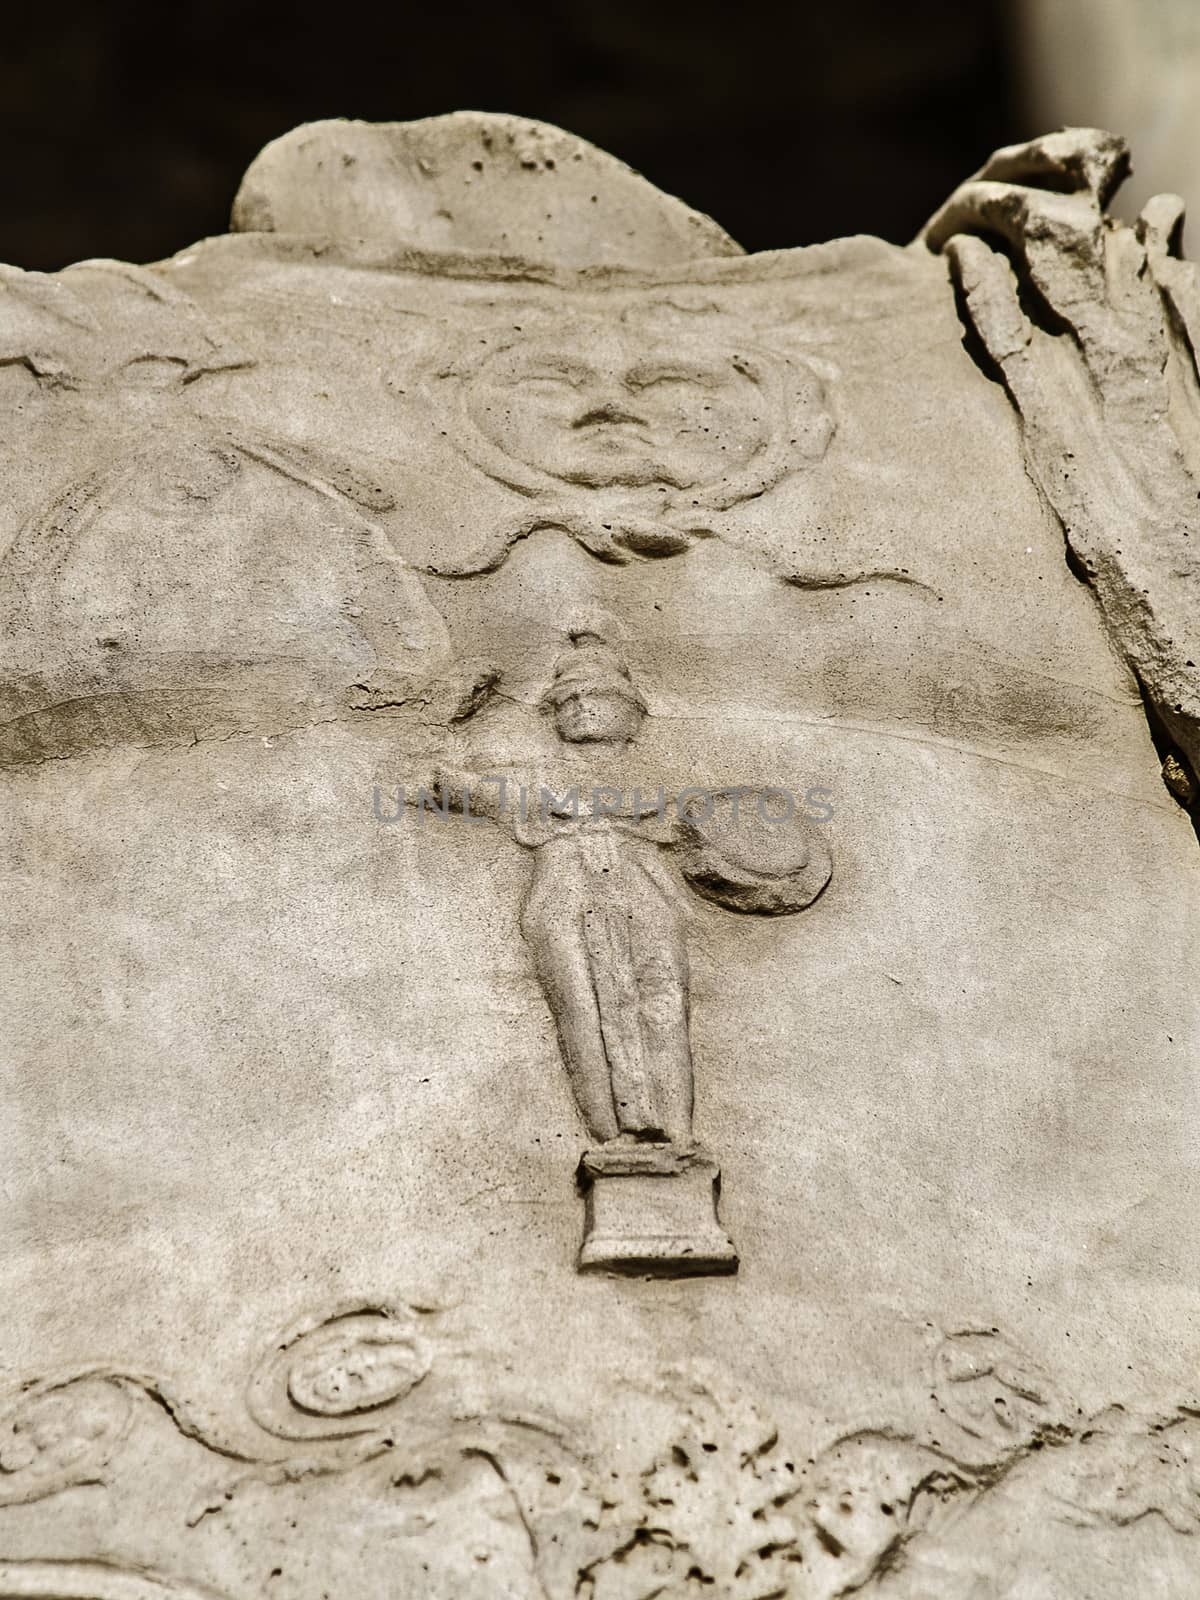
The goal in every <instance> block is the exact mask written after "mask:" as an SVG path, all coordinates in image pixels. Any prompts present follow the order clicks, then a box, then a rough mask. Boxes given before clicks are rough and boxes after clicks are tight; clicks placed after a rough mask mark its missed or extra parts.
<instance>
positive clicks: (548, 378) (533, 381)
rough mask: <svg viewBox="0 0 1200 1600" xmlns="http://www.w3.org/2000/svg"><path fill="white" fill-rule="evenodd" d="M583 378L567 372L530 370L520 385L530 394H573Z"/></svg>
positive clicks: (580, 385) (579, 386)
mask: <svg viewBox="0 0 1200 1600" xmlns="http://www.w3.org/2000/svg"><path fill="white" fill-rule="evenodd" d="M583 382H584V380H583V378H582V377H579V378H575V377H572V376H571V374H570V373H567V372H531V373H528V374H527V375H526V376H525V377H524V378H522V380H521V387H522V389H525V390H526V391H527V392H528V393H530V394H543V395H548V396H551V397H553V396H555V395H569V394H574V392H575V391H576V390H577V389H580V388H582V386H583Z"/></svg>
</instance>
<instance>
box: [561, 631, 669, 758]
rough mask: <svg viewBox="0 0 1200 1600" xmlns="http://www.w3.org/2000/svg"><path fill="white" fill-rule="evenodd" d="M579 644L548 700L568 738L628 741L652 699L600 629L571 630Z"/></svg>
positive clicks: (590, 741)
mask: <svg viewBox="0 0 1200 1600" xmlns="http://www.w3.org/2000/svg"><path fill="white" fill-rule="evenodd" d="M570 637H571V642H572V646H573V648H572V649H571V650H570V652H569V653H568V654H567V655H564V656H562V657H560V659H559V661H558V662H557V664H556V666H555V669H554V678H553V681H552V682H551V684H550V687H549V689H547V691H546V694H545V696H544V697H543V704H544V705H546V706H547V707H549V708H550V710H552V712H553V714H554V727H555V730H556V732H557V733H558V736H559V738H560V739H562V740H563V742H564V743H565V744H600V743H614V744H627V743H628V742H629V741H630V740H631V739H634V738H636V737H637V733H638V730H639V728H640V727H641V725H642V721H643V719H644V717H645V715H646V702H645V700H644V699H643V698H642V694H641V691H640V690H639V689H638V687H637V685H636V684H635V683H634V682H633V680H632V678H631V677H630V676H629V668H628V667H627V666H626V665H625V662H624V660H623V659H622V657H621V656H620V655H619V654H618V653H617V651H615V650H614V649H613V648H612V646H611V645H608V644H605V643H604V641H603V639H602V638H601V637H600V635H599V634H596V633H590V632H582V631H580V632H577V633H572V634H571V636H570Z"/></svg>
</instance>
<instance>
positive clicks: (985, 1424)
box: [933, 1328, 1063, 1455]
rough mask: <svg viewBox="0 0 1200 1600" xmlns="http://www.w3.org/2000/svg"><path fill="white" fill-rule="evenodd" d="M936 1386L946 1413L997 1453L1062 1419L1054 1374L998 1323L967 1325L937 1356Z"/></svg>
mask: <svg viewBox="0 0 1200 1600" xmlns="http://www.w3.org/2000/svg"><path fill="white" fill-rule="evenodd" d="M933 1381H934V1388H935V1392H936V1394H937V1397H938V1400H939V1402H940V1403H941V1405H942V1407H943V1409H944V1410H945V1412H946V1414H947V1416H949V1417H950V1418H951V1420H952V1421H953V1422H955V1423H957V1425H958V1426H959V1427H960V1428H961V1429H962V1430H963V1432H964V1433H966V1434H968V1435H970V1437H971V1438H972V1439H975V1440H978V1441H979V1442H980V1444H981V1445H983V1446H986V1447H987V1448H989V1449H990V1450H992V1451H993V1452H994V1453H995V1454H997V1455H1002V1454H1005V1453H1007V1452H1008V1451H1009V1450H1013V1449H1017V1448H1020V1447H1021V1446H1022V1445H1024V1444H1025V1443H1027V1442H1028V1441H1029V1440H1031V1439H1034V1438H1036V1437H1037V1436H1038V1435H1039V1434H1042V1433H1044V1432H1045V1431H1046V1430H1048V1429H1051V1428H1053V1427H1055V1426H1056V1425H1058V1424H1059V1422H1060V1413H1061V1411H1062V1409H1063V1408H1062V1403H1061V1401H1060V1400H1059V1399H1058V1397H1057V1396H1056V1395H1055V1392H1054V1387H1053V1385H1052V1383H1051V1381H1050V1379H1049V1378H1048V1377H1047V1376H1046V1374H1045V1373H1044V1372H1043V1371H1042V1370H1041V1368H1040V1367H1038V1366H1037V1365H1036V1363H1035V1362H1033V1361H1031V1360H1030V1358H1029V1357H1028V1356H1026V1355H1023V1354H1022V1353H1021V1352H1020V1351H1019V1350H1017V1349H1016V1347H1015V1346H1014V1345H1012V1344H1010V1343H1009V1341H1008V1340H1007V1339H1005V1338H1003V1337H1001V1335H1000V1333H999V1332H998V1330H997V1329H995V1328H964V1329H962V1330H961V1331H959V1332H957V1333H952V1334H950V1335H948V1336H947V1338H946V1339H944V1340H943V1341H942V1343H941V1344H940V1345H939V1347H938V1349H937V1352H936V1354H935V1356H934V1375H933Z"/></svg>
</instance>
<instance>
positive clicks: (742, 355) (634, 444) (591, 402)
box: [434, 305, 833, 553]
mask: <svg viewBox="0 0 1200 1600" xmlns="http://www.w3.org/2000/svg"><path fill="white" fill-rule="evenodd" d="M744 332H745V330H738V329H735V328H732V327H731V326H729V325H728V324H725V323H721V324H720V325H719V326H718V325H710V322H709V319H707V318H705V317H704V316H703V315H701V314H699V313H691V314H687V315H685V314H683V313H681V312H679V311H678V310H673V309H672V308H670V307H666V306H661V305H659V306H654V305H650V306H647V305H639V306H635V307H626V308H625V310H624V311H615V310H614V312H613V313H612V314H610V315H608V316H604V317H602V316H600V315H599V314H595V315H590V316H577V317H573V318H569V319H564V318H561V317H548V316H547V315H546V314H545V312H534V313H531V314H530V315H528V316H524V315H523V319H522V321H521V322H520V323H516V322H514V323H512V324H510V325H509V326H508V327H506V328H505V329H503V330H500V331H496V332H492V333H491V334H487V333H485V334H483V335H478V334H477V335H476V336H475V338H474V340H473V341H472V342H471V343H470V344H464V346H463V348H462V349H461V351H460V353H459V354H458V355H457V356H455V357H452V358H451V359H450V360H448V361H445V362H443V363H442V365H441V366H440V367H439V369H438V371H437V373H436V374H435V381H434V393H435V394H436V395H437V397H438V400H439V403H440V405H441V406H442V407H443V410H444V414H445V415H446V416H447V419H448V421H449V423H450V428H449V430H448V431H449V432H450V433H451V435H452V436H453V437H454V438H455V440H456V442H457V443H458V444H459V446H460V447H461V448H462V449H463V450H465V452H466V453H467V454H468V455H469V456H471V457H472V459H474V461H475V462H476V464H477V465H479V466H481V467H482V468H483V469H484V470H485V471H486V472H488V473H489V474H490V475H491V476H492V477H493V478H496V479H498V480H500V481H501V482H504V483H507V484H508V485H510V486H511V487H512V488H515V489H518V490H520V491H521V492H522V493H523V494H525V495H529V496H534V497H539V498H546V497H552V498H553V499H554V500H556V501H557V502H558V503H559V504H560V505H561V504H562V502H563V501H564V498H566V500H567V503H568V504H571V505H574V506H575V507H576V508H578V509H579V510H580V511H581V512H584V513H586V510H587V507H588V505H589V503H591V502H592V501H593V500H594V501H598V502H610V503H611V502H614V501H616V502H619V503H623V504H624V505H625V506H627V507H636V508H637V512H636V514H637V515H640V516H642V517H651V518H657V517H664V516H666V517H669V516H671V515H672V514H678V513H681V512H685V511H686V515H687V516H689V517H690V518H692V520H695V518H696V516H697V515H699V516H700V518H701V520H703V514H704V511H705V510H706V509H708V510H711V509H722V508H725V507H728V506H731V505H734V504H735V503H737V502H738V501H740V500H744V499H747V498H750V497H751V496H754V495H758V494H761V493H762V492H763V490H764V489H766V488H768V487H770V486H771V485H772V484H774V483H777V482H778V481H779V480H780V479H781V478H783V477H784V476H785V475H786V474H787V473H788V472H790V471H792V470H793V469H795V468H796V467H798V466H800V465H802V464H803V463H804V462H805V461H811V460H816V459H817V458H819V457H820V456H821V454H822V453H823V452H824V450H825V447H826V445H827V444H828V441H829V438H830V435H831V434H832V432H833V421H832V418H831V416H830V413H829V410H828V407H827V405H826V403H825V398H824V390H823V386H822V383H821V380H820V378H819V377H818V376H817V374H816V372H815V370H813V368H812V367H811V366H809V365H807V364H804V363H800V362H796V361H791V360H788V359H787V358H786V357H783V356H781V355H780V354H779V353H778V352H775V351H766V350H763V349H760V348H759V347H758V346H757V345H756V344H754V342H753V340H752V339H747V338H743V337H742V336H741V335H742V334H743V333H744ZM564 489H566V490H567V491H568V494H567V496H566V497H564ZM572 489H573V490H575V491H576V494H575V495H571V494H570V493H569V491H570V490H572ZM580 492H581V493H580ZM589 492H592V493H591V499H589ZM656 553H658V552H656Z"/></svg>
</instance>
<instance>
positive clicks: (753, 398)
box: [467, 327, 770, 489]
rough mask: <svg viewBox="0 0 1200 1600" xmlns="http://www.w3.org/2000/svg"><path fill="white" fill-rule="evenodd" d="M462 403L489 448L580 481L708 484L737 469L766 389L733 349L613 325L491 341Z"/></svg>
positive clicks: (752, 439) (745, 458) (759, 438)
mask: <svg viewBox="0 0 1200 1600" xmlns="http://www.w3.org/2000/svg"><path fill="white" fill-rule="evenodd" d="M467 406H468V411H469V415H470V418H471V421H472V422H473V423H474V425H475V427H476V428H477V429H478V430H479V432H480V433H481V434H482V435H483V436H484V438H486V439H488V440H489V441H490V442H491V443H492V444H494V445H495V446H496V447H497V448H498V449H500V450H503V451H504V452H505V453H506V454H507V455H511V456H515V457H516V458H517V460H519V461H523V462H526V463H527V464H528V465H529V466H531V467H534V468H536V469H537V470H538V471H540V472H544V473H546V474H548V475H549V476H551V477H554V478H560V479H562V480H563V481H564V482H566V483H578V484H583V485H585V486H586V487H588V488H607V487H615V486H621V487H628V488H641V487H644V486H646V485H649V484H655V483H662V484H667V485H669V486H670V487H671V488H675V489H686V488H690V487H692V486H694V485H696V484H700V483H707V482H710V481H711V480H713V479H715V478H718V477H720V476H721V475H722V474H723V473H727V472H730V471H740V470H743V469H744V468H745V467H746V466H747V464H748V463H749V462H750V461H751V460H752V458H753V457H754V455H755V454H756V453H757V452H759V451H760V450H762V449H764V448H765V446H766V443H767V439H768V435H769V432H770V428H769V423H768V418H767V409H768V408H767V405H766V401H765V397H764V395H763V394H762V393H761V391H760V389H759V386H758V384H757V383H756V382H755V379H754V378H753V376H752V375H751V372H750V369H749V367H748V366H747V364H746V363H745V362H740V361H739V358H738V357H737V356H736V355H735V354H732V353H731V354H725V353H723V352H716V353H714V354H711V355H708V354H705V353H703V352H700V351H695V350H687V349H681V348H679V347H677V346H676V347H672V346H670V345H669V344H667V343H665V342H661V343H658V344H649V345H647V344H644V343H642V342H640V341H639V340H638V339H636V338H635V337H634V335H633V333H632V331H631V330H630V329H628V328H623V327H616V328H612V329H606V330H605V331H604V332H603V334H602V335H596V336H593V337H592V338H590V339H588V340H587V341H586V342H585V343H580V342H568V341H564V340H563V339H562V338H561V337H558V336H553V335H552V336H549V337H546V338H541V339H533V340H530V341H529V342H528V343H526V344H520V345H513V346H510V347H509V348H508V349H505V350H501V351H499V352H498V353H497V354H496V355H495V356H493V357H492V358H491V359H490V360H488V361H485V363H484V364H483V366H482V367H481V368H480V369H479V371H478V372H477V373H476V375H475V378H474V381H473V382H472V383H471V385H470V388H469V390H468V395H467Z"/></svg>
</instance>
